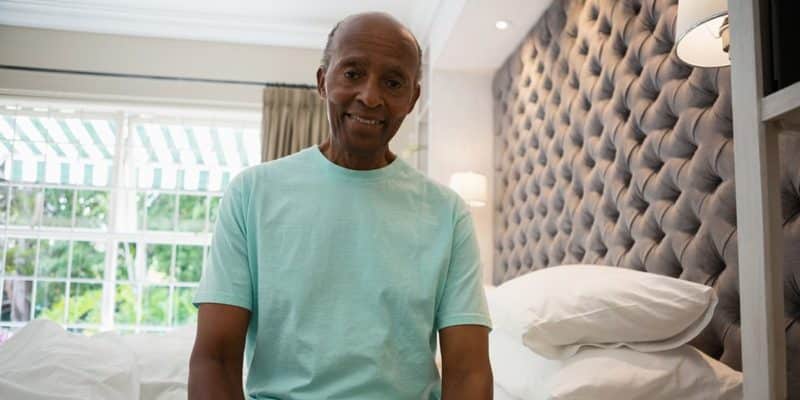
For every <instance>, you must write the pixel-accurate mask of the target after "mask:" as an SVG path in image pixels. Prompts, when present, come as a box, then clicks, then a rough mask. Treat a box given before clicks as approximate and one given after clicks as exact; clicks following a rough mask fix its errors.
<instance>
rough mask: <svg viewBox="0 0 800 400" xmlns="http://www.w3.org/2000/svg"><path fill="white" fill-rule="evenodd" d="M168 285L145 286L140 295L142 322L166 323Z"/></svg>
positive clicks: (152, 323) (150, 323)
mask: <svg viewBox="0 0 800 400" xmlns="http://www.w3.org/2000/svg"><path fill="white" fill-rule="evenodd" d="M168 313H169V287H167V286H146V287H145V288H144V292H143V296H142V324H145V325H168V322H169V321H168V320H167V316H168Z"/></svg>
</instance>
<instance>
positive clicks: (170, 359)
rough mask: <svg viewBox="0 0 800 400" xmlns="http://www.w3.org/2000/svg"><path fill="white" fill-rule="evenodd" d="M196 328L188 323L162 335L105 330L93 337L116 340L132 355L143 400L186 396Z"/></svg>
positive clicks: (171, 399) (177, 398) (172, 399)
mask: <svg viewBox="0 0 800 400" xmlns="http://www.w3.org/2000/svg"><path fill="white" fill-rule="evenodd" d="M196 330H197V328H196V326H194V325H191V326H186V327H181V328H178V329H175V330H173V331H172V332H169V333H167V334H163V335H162V334H150V333H143V334H133V335H118V334H115V333H104V334H100V335H96V336H95V338H97V339H100V340H106V341H110V342H112V343H115V344H116V345H118V346H119V347H121V348H124V349H126V350H128V351H130V352H131V353H132V354H133V355H134V356H135V360H136V365H137V368H138V370H139V382H140V385H141V386H140V391H141V399H142V400H179V399H180V400H185V399H186V396H187V395H188V394H187V393H188V392H187V390H188V381H189V357H190V356H191V354H192V347H193V346H194V337H195V331H196Z"/></svg>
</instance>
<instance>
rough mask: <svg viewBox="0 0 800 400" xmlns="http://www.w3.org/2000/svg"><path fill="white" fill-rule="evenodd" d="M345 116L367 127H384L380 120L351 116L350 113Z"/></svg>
mask: <svg viewBox="0 0 800 400" xmlns="http://www.w3.org/2000/svg"><path fill="white" fill-rule="evenodd" d="M345 116H347V117H350V118H352V119H353V121H356V122H358V123H361V124H365V125H383V120H380V119H372V118H366V117H359V116H358V115H353V114H350V113H346V114H345Z"/></svg>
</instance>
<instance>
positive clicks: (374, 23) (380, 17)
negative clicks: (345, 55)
mask: <svg viewBox="0 0 800 400" xmlns="http://www.w3.org/2000/svg"><path fill="white" fill-rule="evenodd" d="M361 45H372V46H375V47H377V48H392V49H395V50H400V49H404V50H408V51H413V52H417V44H416V40H415V39H414V36H413V35H412V34H411V32H410V31H409V30H408V29H407V28H406V27H405V26H403V25H402V24H401V23H399V22H398V21H397V20H395V19H394V18H392V17H391V16H389V15H386V14H380V13H370V14H359V15H354V16H351V17H348V18H346V19H344V20H343V21H342V22H341V24H340V25H339V27H338V28H337V32H336V34H335V35H334V38H333V49H334V51H337V50H344V49H348V48H350V47H360V46H361Z"/></svg>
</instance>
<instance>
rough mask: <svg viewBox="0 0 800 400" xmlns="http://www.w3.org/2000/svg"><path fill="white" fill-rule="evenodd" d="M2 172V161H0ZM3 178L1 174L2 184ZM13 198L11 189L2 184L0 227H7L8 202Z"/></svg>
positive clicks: (0, 190) (0, 188) (0, 170)
mask: <svg viewBox="0 0 800 400" xmlns="http://www.w3.org/2000/svg"><path fill="white" fill-rule="evenodd" d="M0 172H2V161H0ZM2 179H3V176H2V174H0V182H2ZM10 196H11V187H9V186H8V185H5V184H3V183H0V225H5V224H6V223H7V221H6V215H8V212H6V211H7V210H8V200H9V197H10Z"/></svg>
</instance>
